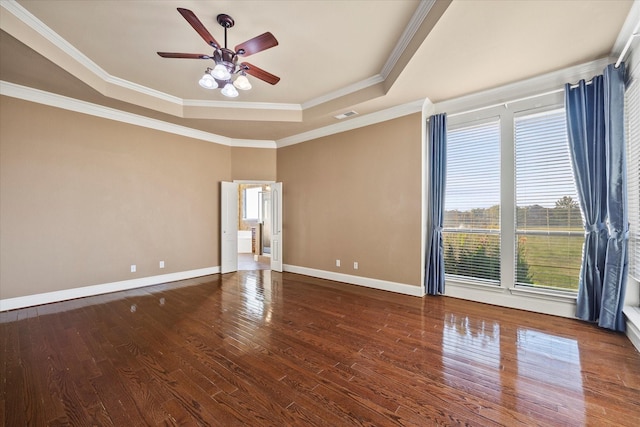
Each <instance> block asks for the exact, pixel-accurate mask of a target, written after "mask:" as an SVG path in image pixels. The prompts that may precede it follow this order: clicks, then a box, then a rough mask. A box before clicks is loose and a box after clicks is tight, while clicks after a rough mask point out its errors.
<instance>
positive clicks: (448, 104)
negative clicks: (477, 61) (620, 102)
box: [434, 57, 615, 114]
mask: <svg viewBox="0 0 640 427" xmlns="http://www.w3.org/2000/svg"><path fill="white" fill-rule="evenodd" d="M612 62H615V59H612V58H610V57H606V58H601V59H597V60H595V61H592V62H588V63H586V64H580V65H576V66H573V67H569V68H565V69H562V70H557V71H552V72H550V73H546V74H542V75H539V76H536V77H532V78H530V79H526V80H521V81H518V82H514V83H510V84H506V85H503V86H499V87H497V88H492V89H488V90H485V91H482V92H476V93H473V94H470V95H465V96H462V97H459V98H453V99H449V100H446V101H442V102H438V103H436V104H435V110H434V114H438V113H444V112H446V113H448V114H453V113H461V112H465V111H469V110H474V109H482V108H485V107H486V106H487V104H488V102H489V103H492V104H494V103H495V104H507V103H510V102H513V100H514V99H521V98H525V97H529V96H535V95H539V94H541V93H544V92H547V91H555V90H562V88H563V87H564V84H565V83H571V82H577V81H578V80H583V79H584V80H590V79H591V78H592V77H593V76H594V75H597V74H601V73H602V70H604V68H605V67H606V66H607V65H608V64H611V63H612Z"/></svg>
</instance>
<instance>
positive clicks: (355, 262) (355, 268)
mask: <svg viewBox="0 0 640 427" xmlns="http://www.w3.org/2000/svg"><path fill="white" fill-rule="evenodd" d="M353 269H354V270H357V269H358V261H354V262H353Z"/></svg>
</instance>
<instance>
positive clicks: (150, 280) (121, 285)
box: [0, 267, 220, 311]
mask: <svg viewBox="0 0 640 427" xmlns="http://www.w3.org/2000/svg"><path fill="white" fill-rule="evenodd" d="M218 273H220V267H207V268H200V269H197V270H189V271H180V272H177V273H168V274H161V275H158V276H149V277H141V278H139V279H131V280H123V281H120V282H112V283H103V284H100V285H92V286H83V287H81V288H73V289H64V290H61V291H54V292H46V293H42V294H35V295H27V296H23V297H16V298H6V299H0V311H7V310H15V309H18V308H24V307H32V306H34V305H41V304H49V303H52V302H59V301H66V300H70V299H75V298H82V297H89V296H93V295H100V294H107V293H110V292H117V291H126V290H128V289H135V288H141V287H144V286H151V285H158V284H160V283H167V282H175V281H176V280H185V279H192V278H194V277H200V276H207V275H210V274H218Z"/></svg>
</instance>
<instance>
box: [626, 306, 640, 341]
mask: <svg viewBox="0 0 640 427" xmlns="http://www.w3.org/2000/svg"><path fill="white" fill-rule="evenodd" d="M623 313H624V315H625V316H626V318H627V338H629V341H631V343H632V344H633V346H634V347H635V348H636V350H638V351H640V307H631V306H626V307H625V308H624V310H623Z"/></svg>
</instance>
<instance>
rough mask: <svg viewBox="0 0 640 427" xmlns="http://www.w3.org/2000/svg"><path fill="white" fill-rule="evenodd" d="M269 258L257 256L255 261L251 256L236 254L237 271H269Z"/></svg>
mask: <svg viewBox="0 0 640 427" xmlns="http://www.w3.org/2000/svg"><path fill="white" fill-rule="evenodd" d="M270 269H271V258H269V257H267V256H262V255H259V256H258V259H257V260H256V259H255V257H254V255H253V254H238V270H240V271H246V270H270Z"/></svg>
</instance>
